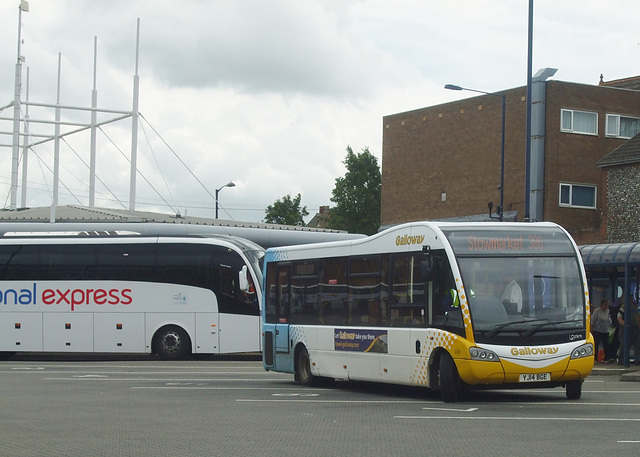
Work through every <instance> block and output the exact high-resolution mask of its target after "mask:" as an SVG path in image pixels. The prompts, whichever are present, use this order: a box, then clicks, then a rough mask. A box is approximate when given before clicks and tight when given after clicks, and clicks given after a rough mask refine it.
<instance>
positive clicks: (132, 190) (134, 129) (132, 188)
mask: <svg viewBox="0 0 640 457" xmlns="http://www.w3.org/2000/svg"><path fill="white" fill-rule="evenodd" d="M139 49H140V18H138V26H137V31H136V71H135V74H134V76H133V111H132V113H131V119H132V125H131V177H130V185H129V209H130V210H131V211H134V210H135V209H136V173H137V169H138V95H139V93H140V90H139V86H140V77H139V76H138V51H139Z"/></svg>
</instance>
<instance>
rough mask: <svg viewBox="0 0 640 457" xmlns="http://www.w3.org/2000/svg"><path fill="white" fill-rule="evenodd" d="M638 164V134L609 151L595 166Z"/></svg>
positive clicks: (639, 142)
mask: <svg viewBox="0 0 640 457" xmlns="http://www.w3.org/2000/svg"><path fill="white" fill-rule="evenodd" d="M638 162H640V134H638V135H636V136H634V137H633V138H631V139H630V140H629V141H627V142H626V143H624V144H623V145H622V146H619V147H617V148H616V149H614V150H613V151H611V152H610V153H609V154H607V155H606V156H604V157H603V158H602V159H600V160H599V161H598V162H597V163H596V165H597V166H599V167H610V166H613V165H628V164H632V163H638Z"/></svg>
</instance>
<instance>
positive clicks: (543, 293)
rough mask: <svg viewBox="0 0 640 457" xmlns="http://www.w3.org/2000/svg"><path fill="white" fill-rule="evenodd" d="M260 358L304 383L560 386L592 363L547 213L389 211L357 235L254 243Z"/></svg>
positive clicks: (567, 255) (578, 384)
mask: <svg viewBox="0 0 640 457" xmlns="http://www.w3.org/2000/svg"><path fill="white" fill-rule="evenodd" d="M263 272H264V286H263V291H264V292H263V293H264V298H263V301H264V306H263V311H262V320H263V364H264V367H265V369H267V370H274V371H282V372H289V373H294V374H295V379H297V380H298V381H300V382H301V383H303V384H305V385H309V384H316V383H321V382H326V381H330V380H334V379H345V380H363V381H376V382H387V383H396V384H405V385H419V386H425V387H429V388H431V389H435V390H439V391H440V392H441V394H442V398H443V399H444V400H445V401H456V400H457V399H458V398H459V396H460V394H461V393H462V392H464V391H465V390H470V389H473V388H474V387H476V388H479V387H557V386H564V387H566V394H567V397H568V398H570V399H577V398H579V397H580V396H581V392H582V382H583V380H584V378H585V377H586V376H587V375H588V374H589V373H590V372H591V369H592V367H593V340H592V337H591V334H590V331H589V295H588V287H587V282H586V277H585V274H584V267H583V265H582V260H581V258H580V256H579V255H578V251H577V248H576V246H575V243H574V242H573V240H572V239H571V238H570V237H569V235H568V234H567V233H566V231H564V230H563V229H562V228H561V227H559V226H557V225H555V224H551V223H529V224H524V223H482V224H469V223H429V222H416V223H411V224H404V225H400V226H397V227H394V228H391V229H388V230H386V231H384V232H381V233H379V234H376V235H374V236H371V237H369V238H367V239H363V240H354V241H348V242H332V243H321V244H315V245H307V246H292V247H282V248H272V249H268V250H267V253H266V256H265V265H264V268H263Z"/></svg>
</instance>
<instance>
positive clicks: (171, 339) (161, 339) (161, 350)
mask: <svg viewBox="0 0 640 457" xmlns="http://www.w3.org/2000/svg"><path fill="white" fill-rule="evenodd" d="M155 341H156V344H155V352H156V353H157V354H158V355H159V356H160V357H161V358H163V359H167V360H178V359H182V358H184V357H185V356H186V355H187V353H189V352H190V351H191V340H190V339H189V335H187V332H185V331H184V329H182V328H180V327H176V326H173V325H171V326H168V327H164V328H162V329H160V330H158V333H156V339H155Z"/></svg>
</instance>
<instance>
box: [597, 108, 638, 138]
mask: <svg viewBox="0 0 640 457" xmlns="http://www.w3.org/2000/svg"><path fill="white" fill-rule="evenodd" d="M621 118H625V119H633V120H638V121H640V118H638V117H635V116H624V115H622V114H607V116H606V122H605V123H606V128H605V136H608V137H612V138H625V139H630V138H632V137H630V136H622V135H620V124H621V123H620V119H621Z"/></svg>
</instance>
